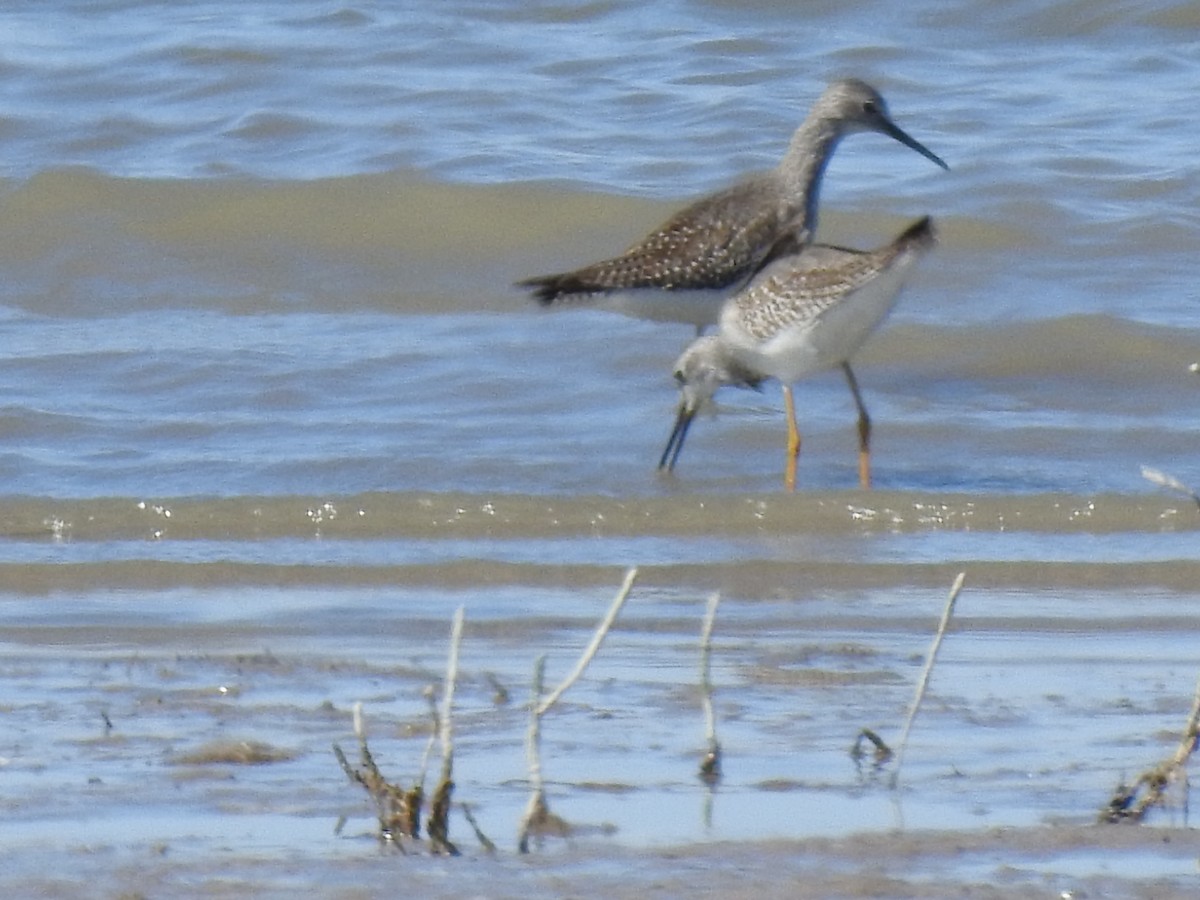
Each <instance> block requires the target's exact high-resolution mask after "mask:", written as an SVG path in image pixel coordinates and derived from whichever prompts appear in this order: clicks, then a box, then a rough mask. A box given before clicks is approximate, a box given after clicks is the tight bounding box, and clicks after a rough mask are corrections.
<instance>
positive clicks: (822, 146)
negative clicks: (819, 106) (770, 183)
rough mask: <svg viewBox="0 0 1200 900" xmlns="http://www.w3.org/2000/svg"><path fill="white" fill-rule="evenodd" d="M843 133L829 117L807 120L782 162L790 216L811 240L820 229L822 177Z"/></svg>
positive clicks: (797, 131) (782, 175)
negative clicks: (818, 219)
mask: <svg viewBox="0 0 1200 900" xmlns="http://www.w3.org/2000/svg"><path fill="white" fill-rule="evenodd" d="M841 139H842V132H841V130H840V129H839V128H838V127H837V126H836V124H835V123H834V122H831V121H829V120H828V119H816V120H810V121H806V122H804V124H802V125H801V126H800V127H799V128H797V129H796V133H795V134H794V135H792V141H791V144H789V145H788V151H787V153H786V154H785V155H784V157H783V161H782V162H781V163H780V164H779V177H780V179H781V180H782V182H783V187H784V191H785V196H786V197H787V201H786V202H787V204H788V206H789V210H788V212H789V218H791V219H792V220H794V221H795V222H796V224H797V225H798V226H800V227H801V228H802V229H803V230H804V231H805V232H806V233H807V234H806V237H805V238H804V239H805V240H811V239H812V236H813V235H814V234H816V231H817V204H818V201H819V199H820V196H819V195H820V193H821V178H822V176H824V174H825V166H826V165H828V164H829V159H830V157H832V156H833V151H834V150H835V149H836V148H837V145H838V141H840V140H841Z"/></svg>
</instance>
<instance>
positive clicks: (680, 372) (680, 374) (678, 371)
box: [675, 369, 687, 384]
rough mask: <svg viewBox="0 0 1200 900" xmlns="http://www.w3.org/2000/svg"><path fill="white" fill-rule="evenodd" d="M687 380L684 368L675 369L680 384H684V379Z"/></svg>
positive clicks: (676, 378)
mask: <svg viewBox="0 0 1200 900" xmlns="http://www.w3.org/2000/svg"><path fill="white" fill-rule="evenodd" d="M686 380H687V379H686V378H684V375H683V369H676V370H675V381H676V382H678V383H679V384H683V383H684V381H686Z"/></svg>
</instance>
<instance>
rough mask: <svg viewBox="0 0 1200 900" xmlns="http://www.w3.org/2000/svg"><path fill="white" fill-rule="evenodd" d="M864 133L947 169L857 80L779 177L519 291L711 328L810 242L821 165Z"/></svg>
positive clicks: (810, 120)
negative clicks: (756, 278) (764, 272)
mask: <svg viewBox="0 0 1200 900" xmlns="http://www.w3.org/2000/svg"><path fill="white" fill-rule="evenodd" d="M859 131H877V132H879V133H881V134H886V135H888V136H889V137H891V138H894V139H895V140H897V141H899V142H900V143H902V144H904V145H905V146H907V147H911V148H912V149H913V150H916V151H917V152H918V153H920V154H921V155H922V156H924V157H926V158H927V159H930V160H932V161H933V162H935V163H937V164H938V165H939V166H941V167H942V168H943V169H948V168H949V166H947V165H946V163H945V162H943V161H942V159H941V158H940V157H938V156H937V155H936V154H934V153H933V152H932V151H930V150H929V149H927V148H926V147H925V146H924V145H922V144H921V143H919V142H918V141H916V140H915V139H914V138H912V137H910V136H909V135H908V134H907V133H906V132H904V131H903V130H901V128H900V127H899V126H898V125H896V124H895V123H894V122H893V121H892V120H891V117H890V116H889V115H888V110H887V104H886V103H885V102H884V100H883V97H881V96H880V95H879V92H878V91H876V90H875V89H874V88H873V87H871V86H870V85H868V84H866V83H864V82H862V81H859V80H857V79H845V80H842V81H835V82H833V83H832V84H830V85H829V87H828V88H826V89H825V91H824V93H822V94H821V96H820V97H819V98H818V99H817V102H816V103H815V104H814V105H813V108H812V111H811V112H810V113H809V114H808V117H807V118H806V119H805V120H804V122H803V124H802V125H801V126H800V127H799V128H797V129H796V132H795V134H794V135H793V136H792V140H791V143H790V144H789V146H788V150H787V154H786V155H785V156H784V157H783V160H782V161H781V162H780V163H779V165H778V166H777V167H776V168H775V169H773V170H771V171H769V172H764V173H761V174H759V175H757V176H754V177H751V178H749V179H747V180H745V181H742V182H740V183H738V184H736V185H734V186H733V187H730V188H727V189H725V190H723V191H720V192H718V193H716V194H713V195H711V196H708V197H705V198H703V199H701V200H698V201H696V202H695V203H693V204H692V205H690V206H688V207H687V208H685V209H684V210H682V211H681V212H679V213H677V214H676V215H675V216H673V217H672V218H671V219H669V220H667V222H665V223H664V224H663V225H662V226H661V227H659V228H658V229H656V230H655V231H654V232H652V233H651V234H649V235H647V236H646V238H644V239H643V240H641V241H639V242H638V243H637V244H634V245H633V246H632V247H630V248H629V249H628V250H626V251H625V252H624V253H622V254H621V255H620V256H617V257H614V258H613V259H606V260H603V261H601V262H597V263H593V264H592V265H589V266H584V267H583V268H581V269H576V270H574V271H571V272H564V273H561V274H557V275H541V276H538V277H536V278H528V279H526V280H524V281H520V282H518V286H519V287H523V288H528V289H529V290H530V291H532V293H533V296H534V297H535V298H536V299H537V300H538V301H539V302H540V303H542V304H543V305H549V304H558V303H566V302H571V301H586V300H591V301H600V300H603V301H604V303H605V305H606V306H607V307H608V308H611V309H613V310H615V311H617V312H623V313H626V314H627V315H634V316H638V317H640V318H646V319H655V320H659V321H674V322H688V323H690V324H692V325H695V326H697V327H698V328H703V327H705V326H706V325H710V324H712V323H713V322H715V321H716V318H717V315H718V313H719V311H720V308H721V303H722V302H723V301H724V300H725V299H726V298H727V297H728V296H729V295H730V294H731V293H733V292H734V291H736V290H737V288H738V287H739V286H740V285H741V284H742V283H744V281H745V280H746V279H747V278H748V277H749V276H750V274H751V273H753V272H754V271H755V270H756V269H757V268H758V267H759V265H760V264H761V262H762V260H763V258H764V257H765V256H766V254H767V253H768V251H770V249H771V247H772V246H774V244H775V243H776V241H778V240H779V239H780V238H781V237H782V236H783V235H784V234H787V233H789V232H790V233H794V234H795V235H796V237H797V239H798V240H799V242H800V243H802V244H804V243H808V242H809V241H811V240H812V237H813V235H814V233H815V232H816V227H817V194H818V191H819V189H820V184H821V176H822V174H823V173H824V171H825V166H826V165H827V164H828V162H829V159H830V157H831V156H832V155H833V151H834V150H835V149H836V147H837V145H838V142H839V141H840V140H841V139H842V138H843V137H845V136H846V135H848V134H853V133H855V132H859Z"/></svg>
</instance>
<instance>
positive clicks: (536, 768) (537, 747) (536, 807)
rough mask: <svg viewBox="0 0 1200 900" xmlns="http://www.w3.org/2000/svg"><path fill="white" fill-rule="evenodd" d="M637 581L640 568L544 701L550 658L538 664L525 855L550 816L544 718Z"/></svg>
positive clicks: (528, 745) (522, 840)
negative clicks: (544, 763) (538, 827)
mask: <svg viewBox="0 0 1200 900" xmlns="http://www.w3.org/2000/svg"><path fill="white" fill-rule="evenodd" d="M636 579H637V569H636V568H631V569H630V570H629V571H627V572H626V573H625V580H624V581H623V582H622V583H621V587H620V590H618V591H617V596H616V597H614V598H613V602H612V604H611V605H610V606H609V608H608V612H607V613H606V614H605V616H604V619H603V620H602V621H601V622H600V624H599V626H597V628H596V633H595V634H594V635H592V640H591V642H590V643H589V644H588V645H587V647H586V648H585V649H584V651H583V653H582V655H581V656H580V657H579V661H578V662H577V663H576V664H575V668H574V669H572V670H571V673H570V674H569V675H568V676H567V677H566V678H564V679H563V681H562V683H561V684H560V685H559V686H558V687H557V688H555V689H554V690H553V691H552V692H551V693H550V694H549V695H548V696H547V697H545V698H544V699H543V698H542V689H543V687H544V685H545V676H546V657H545V656H544V655H543V656H539V657H538V658H537V661H536V662H535V663H534V666H533V688H532V696H531V697H530V700H529V733H528V735H527V737H526V739H525V749H526V754H527V755H528V758H529V784H530V789H531V794H530V797H529V803H528V805H527V806H526V807H525V814H524V816H522V818H521V828H520V837H519V839H518V844H517V846H518V849H519V850H520V852H521V853H528V852H529V835H530V832H531V831H532V829H533V828H534V826H535V825H540V824H542V823H544V822H545V821H546V820H547V819H548V818H549V815H550V813H549V808H548V807H547V805H546V793H545V787H544V782H543V780H542V753H541V743H542V721H541V720H542V716H544V715H545V714H546V713H547V712H549V711H550V709H551V708H553V706H554V704H555V703H557V702H558V701H559V698H561V697H562V695H563V694H565V693H566V692H567V690H568V689H569V688H570V687H571V686H572V685H573V684H575V682H576V681H578V680H579V679H580V677H581V676H582V675H583V673H584V671H585V670H586V669H587V667H588V664H589V663H591V661H592V660H593V659H594V658H595V656H596V653H597V652H598V651H599V650H600V645H601V644H603V643H604V639H605V638H606V637H607V636H608V633H609V631H610V630H611V629H612V626H613V623H614V622H615V621H616V620H617V616H618V615H619V614H620V612H621V608H622V607H623V606H624V605H625V601H626V600H628V599H629V592H630V591H631V590H632V589H633V582H634V581H635V580H636Z"/></svg>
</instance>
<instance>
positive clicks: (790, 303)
mask: <svg viewBox="0 0 1200 900" xmlns="http://www.w3.org/2000/svg"><path fill="white" fill-rule="evenodd" d="M933 239H934V237H933V225H932V222H931V221H930V219H929V218H928V217H925V218H923V219H921V220H920V221H918V222H916V223H914V224H913V225H912V226H910V227H909V228H907V229H906V230H905V231H904V232H903V233H902V234H901V235H900V236H899V237H897V238H896V240H894V241H893V242H892V243H890V244H888V245H887V246H884V247H880V248H879V249H878V250H872V251H869V252H863V251H861V250H850V249H847V248H844V247H832V246H827V245H810V246H809V247H806V248H804V249H803V250H802V252H799V253H797V254H793V255H783V256H780V257H779V258H776V259H773V260H772V261H771V262H770V263H769V264H768V265H766V266H764V267H763V268H762V269H761V270H760V271H759V272H758V274H757V275H756V276H755V278H754V281H753V282H752V283H751V284H750V285H749V286H748V287H747V288H746V290H744V291H743V292H742V293H741V294H739V295H738V296H737V297H736V298H735V299H734V301H733V302H734V304H735V305H736V307H737V310H738V319H737V321H738V325H739V326H740V327H741V328H742V329H743V330H745V332H746V333H747V334H749V335H750V336H751V337H753V338H754V339H755V340H758V341H766V340H769V339H770V338H771V337H773V336H774V335H776V334H778V333H779V332H781V331H783V330H784V329H786V328H790V327H792V326H794V325H797V324H803V323H806V322H811V321H813V320H814V319H817V318H819V317H820V316H821V314H822V313H823V312H825V311H826V310H827V309H829V308H831V307H833V306H836V305H837V304H839V303H841V302H842V301H843V300H844V299H845V298H846V297H847V296H849V295H850V294H851V293H853V292H854V291H856V290H858V288H860V287H862V286H863V285H864V284H867V283H868V282H870V281H871V280H873V279H874V278H877V277H878V276H879V273H880V272H882V271H884V270H885V269H887V268H888V267H889V266H890V265H892V263H893V262H895V260H896V258H897V257H898V256H900V254H902V253H904V252H905V251H906V250H907V249H908V248H909V247H910V246H912V245H914V244H925V243H929V242H932V241H933Z"/></svg>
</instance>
